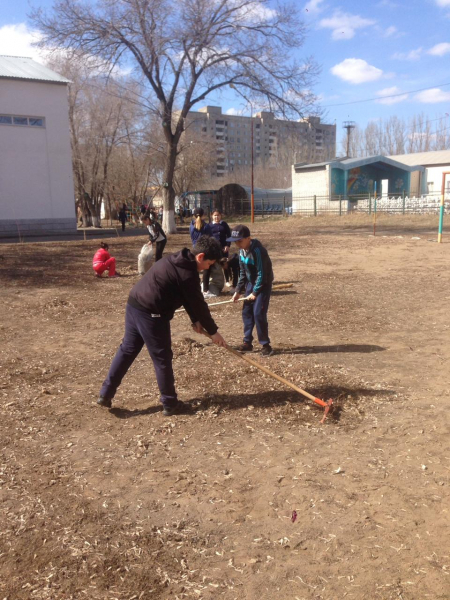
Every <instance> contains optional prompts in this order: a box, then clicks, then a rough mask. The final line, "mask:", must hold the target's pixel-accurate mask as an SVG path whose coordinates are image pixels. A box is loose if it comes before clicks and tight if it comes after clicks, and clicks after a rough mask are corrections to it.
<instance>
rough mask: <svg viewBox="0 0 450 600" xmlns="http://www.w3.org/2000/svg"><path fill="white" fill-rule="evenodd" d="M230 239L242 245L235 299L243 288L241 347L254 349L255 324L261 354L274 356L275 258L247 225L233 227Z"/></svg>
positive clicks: (244, 350) (247, 349)
mask: <svg viewBox="0 0 450 600" xmlns="http://www.w3.org/2000/svg"><path fill="white" fill-rule="evenodd" d="M227 242H235V244H236V246H237V247H238V248H239V267H240V273H239V281H238V283H237V286H236V292H235V293H234V295H233V301H234V302H237V301H238V300H239V298H240V296H241V294H242V292H243V291H244V290H245V293H246V299H245V300H244V306H243V308H242V320H243V322H244V343H243V344H242V345H241V346H240V347H239V350H240V351H241V352H251V351H252V350H253V344H252V341H253V329H254V327H255V325H256V332H257V334H258V341H259V343H260V344H261V346H262V351H261V354H262V356H272V354H273V350H272V347H271V345H270V338H269V324H268V322H267V311H268V309H269V302H270V293H271V291H272V282H273V270H272V261H271V260H270V257H269V254H268V252H267V250H266V249H265V248H264V246H263V245H262V244H261V242H259V241H258V240H257V239H252V238H251V237H250V230H249V228H248V227H246V226H245V225H236V227H233V229H232V230H231V237H229V238H228V239H227Z"/></svg>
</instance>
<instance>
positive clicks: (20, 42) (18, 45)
mask: <svg viewBox="0 0 450 600" xmlns="http://www.w3.org/2000/svg"><path fill="white" fill-rule="evenodd" d="M39 37H40V34H39V32H38V31H33V30H32V29H29V28H28V27H27V26H26V25H25V23H19V24H18V25H3V27H0V54H3V55H7V56H29V57H31V58H34V60H36V61H38V62H41V63H43V62H44V53H43V52H42V50H39V49H38V48H34V47H33V46H32V44H33V42H37V41H39Z"/></svg>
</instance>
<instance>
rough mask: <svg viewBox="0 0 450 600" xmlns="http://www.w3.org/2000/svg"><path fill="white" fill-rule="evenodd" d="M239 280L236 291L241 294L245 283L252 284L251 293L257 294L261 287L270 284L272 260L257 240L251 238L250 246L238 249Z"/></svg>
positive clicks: (271, 279)
mask: <svg viewBox="0 0 450 600" xmlns="http://www.w3.org/2000/svg"><path fill="white" fill-rule="evenodd" d="M239 268H240V272H239V281H238V283H237V286H236V292H238V293H239V294H241V293H242V292H243V290H244V289H245V286H246V283H247V282H248V283H251V284H252V293H253V294H254V295H255V296H257V295H258V293H259V292H260V291H261V289H262V288H264V287H266V288H267V287H268V286H270V285H272V281H273V270H272V261H271V260H270V257H269V254H268V252H267V250H266V249H265V248H264V246H263V245H262V244H261V242H259V241H258V240H252V242H251V244H250V248H249V249H248V250H247V251H245V250H239Z"/></svg>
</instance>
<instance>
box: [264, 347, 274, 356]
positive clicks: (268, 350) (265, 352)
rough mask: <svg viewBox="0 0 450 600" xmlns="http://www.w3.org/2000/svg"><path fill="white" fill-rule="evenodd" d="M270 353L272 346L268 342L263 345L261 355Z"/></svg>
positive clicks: (269, 354)
mask: <svg viewBox="0 0 450 600" xmlns="http://www.w3.org/2000/svg"><path fill="white" fill-rule="evenodd" d="M272 354H273V348H272V346H271V345H270V344H266V345H265V346H263V348H262V350H261V356H272Z"/></svg>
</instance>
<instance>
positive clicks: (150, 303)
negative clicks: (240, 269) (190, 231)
mask: <svg viewBox="0 0 450 600" xmlns="http://www.w3.org/2000/svg"><path fill="white" fill-rule="evenodd" d="M221 254H222V253H221V249H220V246H219V244H218V243H217V241H216V240H215V239H214V238H211V237H203V238H201V239H200V240H199V241H198V242H197V245H196V247H195V249H194V251H193V252H191V251H190V250H189V249H188V248H183V250H181V251H180V252H176V253H175V254H171V255H169V256H165V257H164V258H163V259H162V260H160V261H158V262H157V263H155V264H154V265H153V267H152V268H151V269H150V270H149V271H147V273H146V274H145V275H144V276H143V277H142V279H140V281H138V283H136V285H135V286H134V287H133V288H132V289H131V291H130V295H129V297H128V303H127V307H126V313H125V335H124V337H123V340H122V343H121V345H120V346H119V349H118V350H117V353H116V356H115V357H114V359H113V361H112V364H111V367H110V368H109V372H108V375H107V377H106V379H105V381H104V382H103V386H102V388H101V390H100V396H99V398H98V400H97V404H99V405H100V406H104V407H107V408H111V406H112V399H113V398H114V396H115V394H116V392H117V388H118V387H119V386H120V384H121V382H122V379H123V378H124V377H125V375H126V373H127V371H128V369H129V368H130V367H131V365H132V364H133V362H134V360H135V359H136V357H137V356H138V354H139V352H140V351H141V350H142V347H143V346H144V344H145V345H146V346H147V350H148V352H149V354H150V357H151V359H152V361H153V366H154V368H155V373H156V381H157V382H158V387H159V391H160V394H161V402H162V404H163V413H164V415H165V416H172V415H174V414H178V413H181V412H183V411H184V410H185V409H186V405H185V404H184V403H183V402H181V400H178V397H177V393H176V391H175V379H174V374H173V368H172V357H173V354H172V347H171V336H170V321H171V319H172V318H173V315H174V313H175V310H176V309H177V308H180V307H181V306H183V307H184V308H185V309H186V312H187V314H188V315H189V317H190V319H191V321H192V327H193V329H194V331H196V332H197V333H202V332H203V331H204V330H206V331H207V332H208V333H209V335H210V336H211V339H212V341H213V342H214V343H215V344H217V345H218V346H224V347H225V346H226V343H225V340H224V339H223V337H222V336H221V335H220V333H219V332H218V331H217V329H218V327H217V325H216V324H215V322H214V320H213V318H212V317H211V313H210V312H209V308H208V305H207V304H206V302H205V300H204V298H203V296H202V292H201V289H200V281H199V277H198V273H199V271H203V270H204V269H208V268H209V267H210V266H211V265H212V264H213V263H214V262H215V261H216V260H220V257H221Z"/></svg>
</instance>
